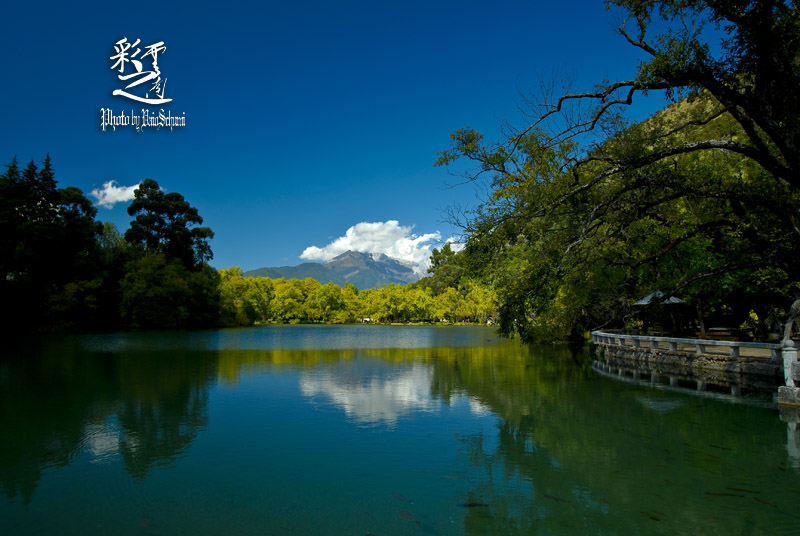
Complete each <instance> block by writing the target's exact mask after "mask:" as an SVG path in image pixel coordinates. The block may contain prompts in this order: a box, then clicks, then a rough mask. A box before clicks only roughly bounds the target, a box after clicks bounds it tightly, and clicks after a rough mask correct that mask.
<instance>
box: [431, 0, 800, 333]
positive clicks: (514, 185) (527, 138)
mask: <svg viewBox="0 0 800 536" xmlns="http://www.w3.org/2000/svg"><path fill="white" fill-rule="evenodd" d="M608 5H609V7H610V8H611V9H612V10H613V11H615V12H617V13H619V14H620V15H621V17H620V24H619V32H620V35H621V37H622V38H623V39H625V40H627V42H629V43H630V44H631V45H632V46H634V47H637V48H638V49H640V50H641V51H643V53H644V54H645V55H646V59H645V60H644V61H642V62H641V64H640V65H639V66H638V69H637V70H636V72H635V76H633V77H632V78H630V79H627V80H619V81H613V82H604V83H601V84H599V85H598V86H596V87H595V88H593V89H592V90H591V91H580V92H571V91H569V90H566V91H563V92H558V93H556V92H555V91H542V92H541V94H539V95H535V96H532V97H530V98H528V99H527V101H526V104H527V105H528V107H529V108H530V109H529V114H530V115H529V116H528V117H531V118H532V119H531V120H530V121H528V122H526V123H525V124H523V125H522V126H521V127H517V128H515V127H514V126H511V125H506V130H505V131H504V132H505V135H504V137H503V139H501V140H499V141H495V142H487V141H485V140H484V137H483V136H482V135H481V134H480V133H478V132H476V131H474V130H472V129H469V128H465V129H461V130H458V131H456V132H454V133H453V134H452V136H451V138H452V146H451V148H450V149H448V150H446V151H444V152H442V153H441V155H440V158H439V160H438V163H439V164H442V165H446V164H450V163H451V162H453V161H455V160H463V159H466V160H467V161H470V162H472V163H473V165H472V166H470V167H469V168H468V171H467V172H466V174H465V175H466V177H467V178H468V179H470V180H480V179H482V178H486V179H488V180H489V182H490V195H489V196H488V197H487V198H486V199H485V201H484V202H483V203H482V204H481V205H480V206H479V207H477V209H475V210H473V211H471V212H468V213H466V214H465V216H466V217H465V219H463V220H462V223H463V225H464V226H465V229H466V231H467V236H468V245H467V254H468V255H473V256H477V257H481V258H483V259H487V258H488V259H492V262H489V263H486V262H484V263H476V264H477V265H479V266H490V271H491V277H492V278H493V279H494V282H495V284H496V285H498V287H499V288H500V290H501V299H502V302H503V303H502V305H501V327H502V329H504V330H505V331H508V332H512V331H518V332H520V333H521V334H522V335H523V336H528V337H534V336H536V335H537V329H538V330H539V332H541V331H542V330H549V332H551V333H552V332H553V325H554V323H555V324H558V323H559V322H560V323H561V327H562V328H565V329H567V330H568V331H569V330H571V331H572V332H573V333H574V332H575V331H577V330H580V329H585V328H586V327H593V326H596V325H599V324H602V323H603V321H604V318H607V317H608V316H609V314H610V313H614V314H620V313H622V314H624V313H625V312H626V308H628V310H629V305H630V300H629V299H628V298H630V297H631V296H633V295H635V294H634V293H636V292H640V291H642V290H645V289H646V287H647V286H648V285H668V286H669V290H668V292H667V293H666V296H665V297H669V296H670V295H672V294H675V293H677V292H679V291H680V292H681V293H683V294H688V295H690V296H691V297H693V298H695V302H696V304H697V306H698V310H700V309H701V306H702V304H703V303H705V304H706V305H708V304H714V303H716V304H717V305H719V307H723V305H721V304H723V303H724V302H725V301H728V302H731V303H733V302H735V301H736V300H739V301H740V302H742V303H743V304H753V307H751V309H758V308H759V307H761V308H762V311H763V313H764V314H763V315H762V319H763V316H765V315H768V314H769V313H768V312H767V309H769V308H772V309H773V310H774V309H775V304H776V303H778V302H780V301H782V303H783V306H782V310H781V311H780V313H781V314H782V321H783V323H784V324H783V325H784V338H786V339H788V338H789V336H790V334H791V329H792V326H793V325H794V323H795V320H796V319H797V317H798V314H799V313H800V288H799V287H798V281H800V277H799V276H800V273H798V269H797V267H796V266H795V264H796V263H795V259H797V258H798V252H800V222H798V219H799V218H800V113H798V109H800V106H798V102H800V98H799V97H800V13H799V12H798V6H797V5H796V3H795V2H793V1H775V0H765V1H743V0H721V1H692V0H664V1H647V0H645V1H640V0H638V1H637V0H612V1H610V2H608ZM656 92H664V93H665V94H666V96H667V97H668V98H669V99H671V100H672V101H673V105H672V106H670V107H669V108H668V109H667V110H665V111H663V112H661V113H659V114H657V115H656V116H654V117H652V118H650V119H649V120H647V121H644V122H642V123H640V124H638V125H633V126H631V125H629V124H628V123H627V121H626V120H625V110H626V107H628V106H629V105H631V104H632V103H634V102H636V101H637V99H639V98H641V97H642V96H645V95H647V94H649V93H656ZM651 290H652V289H651ZM626 300H627V301H626ZM773 312H774V311H773Z"/></svg>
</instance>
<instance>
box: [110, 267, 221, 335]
mask: <svg viewBox="0 0 800 536" xmlns="http://www.w3.org/2000/svg"><path fill="white" fill-rule="evenodd" d="M219 280H220V277H219V275H218V274H217V272H216V271H215V270H214V269H212V268H210V267H209V266H208V265H203V266H202V267H201V269H200V270H197V271H191V272H190V271H189V270H187V269H186V267H185V266H183V264H182V262H181V261H180V260H179V259H170V258H169V257H167V256H166V255H164V254H163V253H152V254H149V255H145V256H144V257H142V258H141V259H138V260H136V261H133V262H132V263H131V264H130V265H129V266H128V271H127V274H126V275H125V277H124V278H123V279H122V282H121V287H122V318H123V320H124V321H125V323H126V324H127V325H128V326H129V327H132V328H135V329H185V328H198V327H212V326H214V325H216V323H217V320H218V307H219V294H220V293H219Z"/></svg>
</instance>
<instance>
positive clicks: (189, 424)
mask: <svg viewBox="0 0 800 536" xmlns="http://www.w3.org/2000/svg"><path fill="white" fill-rule="evenodd" d="M215 377H216V359H215V356H214V354H212V353H197V352H192V353H189V352H187V351H185V350H183V351H181V350H172V351H168V352H164V351H163V350H161V351H159V350H153V349H152V348H150V349H149V350H148V351H136V350H123V351H119V352H116V353H113V354H112V353H105V352H87V351H86V350H85V348H84V347H83V346H82V345H81V344H80V343H79V342H78V341H77V340H70V341H66V342H61V343H58V344H54V345H51V346H48V347H47V348H45V349H43V350H41V353H40V355H37V356H29V357H28V358H25V359H19V358H17V359H12V360H7V361H4V362H3V363H2V364H0V408H2V410H0V429H2V430H4V431H6V432H4V434H3V436H4V437H3V441H2V455H0V487H1V488H2V489H3V491H4V492H5V494H6V495H7V496H8V497H9V499H12V500H13V499H15V498H17V497H18V496H19V497H21V499H22V500H23V502H24V503H25V504H28V503H30V502H31V500H32V497H33V493H34V491H35V489H36V487H37V485H38V483H39V481H40V480H41V478H42V476H43V474H44V473H46V472H47V471H48V470H50V469H53V468H60V467H66V466H67V465H69V464H71V463H73V462H74V461H75V460H76V459H79V458H81V457H86V459H87V461H89V462H91V463H94V464H108V463H111V462H115V461H117V460H121V461H122V464H123V466H124V467H125V469H126V470H127V471H128V473H129V474H130V475H131V476H133V477H134V478H138V479H141V478H144V477H146V475H147V473H148V471H149V470H150V469H151V468H152V467H153V466H155V465H163V464H169V463H170V462H171V461H172V460H174V459H175V458H176V457H177V456H179V455H180V454H181V453H182V452H183V451H184V450H185V449H186V448H187V447H188V446H189V444H190V443H191V442H192V440H193V438H194V437H195V436H196V435H197V431H198V429H200V428H202V427H203V426H205V425H206V424H207V422H208V415H207V413H208V409H207V405H208V395H207V391H208V387H209V385H210V384H211V383H213V381H214V380H215Z"/></svg>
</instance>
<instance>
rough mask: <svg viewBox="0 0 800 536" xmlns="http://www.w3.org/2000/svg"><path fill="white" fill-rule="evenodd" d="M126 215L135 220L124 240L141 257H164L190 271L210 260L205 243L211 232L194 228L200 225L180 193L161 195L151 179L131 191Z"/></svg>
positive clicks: (200, 222) (198, 217) (196, 213)
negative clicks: (142, 254)
mask: <svg viewBox="0 0 800 536" xmlns="http://www.w3.org/2000/svg"><path fill="white" fill-rule="evenodd" d="M128 214H129V215H131V216H135V219H134V220H133V221H132V222H131V227H130V229H128V230H127V231H126V232H125V239H126V240H127V241H128V242H130V243H132V244H136V245H137V246H138V247H140V248H141V249H142V251H143V252H144V254H150V253H163V254H164V255H166V256H167V257H168V258H173V259H179V260H180V261H181V262H182V263H183V265H184V266H185V267H187V268H189V269H194V268H195V267H198V266H199V265H200V264H201V263H203V262H206V261H208V260H211V258H212V257H213V253H212V252H211V247H210V246H209V244H208V241H209V240H210V239H211V238H213V237H214V232H213V231H212V230H211V229H210V228H208V227H197V226H199V225H200V224H202V223H203V218H201V217H200V215H199V214H198V212H197V209H196V208H194V207H192V206H191V205H190V204H189V203H188V202H186V200H184V198H183V196H182V195H181V194H179V193H176V192H170V193H164V192H163V190H161V188H160V187H159V185H158V183H157V182H156V181H154V180H153V179H145V180H144V181H142V183H141V184H140V185H139V187H138V188H137V189H136V190H135V191H134V199H133V201H132V202H131V204H130V206H129V207H128Z"/></svg>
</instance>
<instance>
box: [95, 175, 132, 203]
mask: <svg viewBox="0 0 800 536" xmlns="http://www.w3.org/2000/svg"><path fill="white" fill-rule="evenodd" d="M138 187H139V185H138V184H134V185H133V186H118V185H117V181H108V182H106V183H105V184H103V187H102V188H95V189H94V190H92V191H91V192H89V195H91V196H92V197H94V198H95V199H97V201H96V203H95V204H96V205H97V206H99V207H103V208H113V207H114V205H116V204H117V203H126V202H128V201H132V200H133V192H134V190H136V189H137V188H138Z"/></svg>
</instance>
